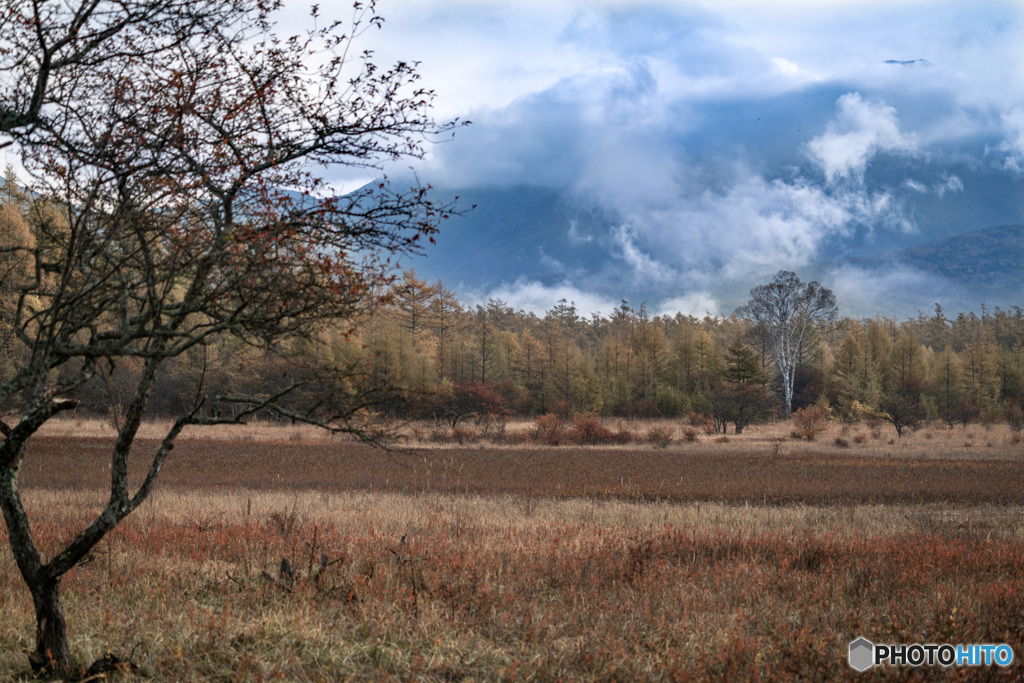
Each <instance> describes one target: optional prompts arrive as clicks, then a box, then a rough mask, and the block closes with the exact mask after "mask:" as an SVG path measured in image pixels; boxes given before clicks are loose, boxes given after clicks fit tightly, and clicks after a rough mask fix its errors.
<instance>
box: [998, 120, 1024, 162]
mask: <svg viewBox="0 0 1024 683" xmlns="http://www.w3.org/2000/svg"><path fill="white" fill-rule="evenodd" d="M1002 119H1003V127H1004V129H1005V131H1006V138H1005V139H1004V140H1003V142H1002V144H1001V145H1000V146H999V150H1000V151H1002V152H1005V153H1006V168H1008V169H1010V170H1011V171H1016V172H1017V173H1024V108H1021V107H1014V108H1013V109H1011V110H1010V111H1008V112H1006V113H1005V114H1003V117H1002Z"/></svg>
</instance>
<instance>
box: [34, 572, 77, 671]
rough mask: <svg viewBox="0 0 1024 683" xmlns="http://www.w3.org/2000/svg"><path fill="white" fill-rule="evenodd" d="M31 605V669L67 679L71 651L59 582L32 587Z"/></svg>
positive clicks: (69, 669)
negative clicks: (33, 629) (33, 633)
mask: <svg viewBox="0 0 1024 683" xmlns="http://www.w3.org/2000/svg"><path fill="white" fill-rule="evenodd" d="M32 602H33V604H34V605H35V609H36V650H35V652H33V653H32V654H30V655H29V656H28V659H29V662H30V663H31V664H32V669H33V670H34V671H37V672H39V671H46V672H48V673H52V674H56V675H57V676H60V677H61V678H67V677H68V675H69V674H70V673H71V651H70V648H69V647H68V627H67V621H66V620H65V618H64V606H63V605H62V604H61V600H60V583H59V581H57V580H54V581H47V582H45V583H43V584H42V585H39V586H33V587H32Z"/></svg>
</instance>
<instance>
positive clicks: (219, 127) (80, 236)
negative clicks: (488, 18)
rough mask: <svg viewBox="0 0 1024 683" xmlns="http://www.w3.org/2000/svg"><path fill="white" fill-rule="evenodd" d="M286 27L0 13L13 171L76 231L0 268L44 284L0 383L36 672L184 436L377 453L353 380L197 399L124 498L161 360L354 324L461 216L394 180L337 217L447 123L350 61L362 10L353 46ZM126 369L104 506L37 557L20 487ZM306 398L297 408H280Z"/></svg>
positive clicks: (39, 229)
mask: <svg viewBox="0 0 1024 683" xmlns="http://www.w3.org/2000/svg"><path fill="white" fill-rule="evenodd" d="M279 10H280V3H275V2H265V1H258V0H227V1H225V0H138V1H133V0H118V1H116V2H115V1H113V0H110V1H104V0H68V1H67V2H38V1H31V2H30V1H27V0H5V1H2V2H0V145H4V146H7V145H12V144H13V145H14V148H15V149H17V150H19V152H20V154H21V157H22V163H23V165H24V167H25V168H26V169H28V170H29V172H30V174H31V175H32V178H33V181H34V190H35V192H36V193H39V194H45V195H47V196H49V197H51V198H52V199H53V201H55V202H56V203H57V205H58V206H60V207H62V212H63V216H62V217H61V218H60V220H43V221H39V222H37V224H36V225H34V226H33V228H34V230H35V239H34V241H33V242H32V243H29V242H26V243H25V244H24V245H21V246H17V245H15V246H11V247H8V250H13V251H16V252H17V253H18V254H20V255H24V256H27V257H29V258H30V259H31V263H32V268H31V273H32V274H33V276H32V277H30V278H28V279H27V280H28V281H25V282H19V283H18V284H17V292H16V294H17V303H16V305H15V306H14V312H13V316H12V317H13V326H14V333H15V335H16V337H17V339H18V340H19V343H20V344H21V345H22V346H23V347H24V352H25V357H26V358H27V360H26V362H25V363H24V364H23V365H21V366H19V367H18V368H16V371H15V372H14V373H13V374H12V375H11V376H10V377H8V378H6V379H5V381H3V382H2V383H0V402H7V401H18V402H19V403H20V405H21V408H20V420H19V421H18V422H17V424H11V425H8V424H4V423H0V431H2V433H3V437H4V440H3V442H2V443H0V506H2V508H3V514H4V519H5V521H6V524H7V530H8V536H9V541H10V546H11V549H12V551H13V554H14V557H15V560H16V562H17V565H18V568H19V570H20V572H21V575H22V577H23V578H24V580H25V582H26V584H27V586H28V589H29V591H30V592H31V594H32V599H33V603H34V606H35V612H36V618H37V626H38V627H37V632H36V648H35V651H34V652H33V653H32V654H31V655H30V661H31V663H32V665H33V667H34V668H36V669H45V670H49V671H51V672H53V673H55V674H57V675H59V676H66V675H68V674H69V673H70V668H71V656H70V652H69V647H68V638H67V628H66V623H65V616H64V611H63V608H62V604H61V594H60V589H59V586H60V580H61V577H62V576H63V575H64V574H66V573H67V572H68V571H69V570H70V569H71V568H72V567H74V566H75V565H76V564H77V563H78V562H79V561H80V560H81V559H82V558H83V557H85V555H86V554H87V553H88V552H89V550H90V549H91V548H93V547H94V546H95V545H96V543H98V542H99V541H100V539H102V538H103V537H104V535H105V534H107V533H108V532H109V531H110V530H111V529H113V528H114V527H115V526H116V525H117V524H118V523H119V522H120V521H121V520H122V519H124V518H125V517H126V516H127V515H128V514H130V513H131V512H132V511H133V510H134V509H135V508H137V507H138V506H139V505H140V504H141V503H142V502H143V501H144V500H145V499H146V497H147V496H148V494H149V493H150V491H151V490H152V488H153V485H154V482H155V480H156V478H157V475H158V474H159V472H160V469H161V467H162V465H163V464H164V461H165V459H166V458H167V456H168V454H169V453H170V451H171V449H172V448H173V446H174V442H175V438H176V437H177V436H178V435H179V434H180V432H181V430H182V429H183V428H184V427H186V426H187V425H211V424H218V423H224V422H231V421H241V420H244V419H245V418H246V417H248V416H251V415H252V414H254V413H255V412H257V411H261V410H271V411H277V412H278V413H279V414H282V415H286V416H288V417H291V418H293V419H301V420H306V421H312V422H315V423H317V424H320V425H322V426H324V427H327V428H329V429H333V430H336V431H345V432H352V433H355V434H356V435H358V436H363V437H366V436H367V434H366V433H365V432H363V431H362V430H361V428H360V425H359V424H358V422H356V421H355V416H356V414H357V411H358V409H359V408H360V407H361V406H363V405H365V404H366V401H367V400H369V397H367V396H366V395H364V394H363V393H361V392H360V390H359V384H358V382H357V378H356V377H353V376H352V373H353V372H356V371H357V370H358V368H352V367H348V368H338V367H330V368H320V369H319V370H320V372H317V373H314V372H313V370H312V369H306V370H304V371H303V372H300V373H298V374H297V375H295V377H294V379H292V380H291V381H289V382H285V383H283V384H282V386H281V387H280V388H279V389H275V390H274V391H272V392H269V393H267V394H264V395H260V396H252V395H219V396H207V395H206V393H205V392H204V391H203V387H202V382H200V386H199V390H198V391H197V392H196V394H195V396H194V399H193V400H192V401H191V404H190V405H189V406H188V407H187V408H186V409H185V411H184V412H183V414H181V415H180V417H178V419H177V420H176V421H175V422H174V423H173V426H172V427H171V428H170V430H169V431H168V432H167V434H166V435H165V436H164V438H163V439H162V441H161V442H160V444H159V446H158V447H157V448H156V449H155V451H154V452H152V453H151V454H150V455H149V456H147V460H148V463H149V465H148V472H147V474H146V475H145V476H144V478H143V479H142V481H141V482H134V484H133V485H131V486H130V485H129V477H128V455H129V451H130V450H131V449H132V444H133V442H134V441H135V437H136V434H137V432H138V429H139V426H140V423H141V421H142V418H143V413H144V411H145V409H146V406H147V403H148V402H149V400H150V397H151V395H152V392H153V390H154V386H155V383H156V380H157V379H158V377H159V376H160V375H161V373H162V372H163V371H164V370H165V362H166V361H167V360H168V359H171V358H173V357H175V356H178V355H179V354H182V353H184V352H186V351H188V350H189V349H193V348H196V347H199V346H201V345H204V344H209V343H211V342H213V341H215V340H216V339H217V338H219V337H223V336H224V335H235V336H237V337H239V338H241V339H244V340H245V341H247V342H249V343H259V344H260V345H262V346H265V347H266V348H267V349H269V350H271V351H273V350H274V349H278V348H282V347H284V346H286V344H285V343H284V342H287V340H289V339H294V338H296V337H300V338H302V337H305V338H312V337H313V335H314V334H315V333H316V331H317V329H318V328H319V327H320V326H322V325H327V324H339V321H340V323H341V324H344V323H345V321H347V320H351V319H352V317H353V316H355V315H356V314H357V313H358V312H359V311H360V309H361V307H362V306H363V305H364V300H365V297H364V295H365V293H366V292H367V291H369V290H371V289H372V288H380V287H381V286H383V285H385V284H386V280H387V277H388V276H387V272H388V271H387V265H388V258H390V256H391V255H394V254H401V253H403V252H407V251H409V250H414V249H415V248H416V246H417V244H418V240H420V239H421V238H423V237H429V236H430V235H431V234H432V233H433V232H435V231H436V228H437V225H438V223H439V221H440V220H441V219H442V218H443V217H444V216H445V215H446V213H447V212H448V210H449V208H450V207H449V206H446V205H436V204H434V203H432V202H431V201H430V199H429V198H428V196H427V193H426V188H423V187H420V186H418V185H417V186H414V187H412V188H410V189H408V190H395V189H393V188H392V185H391V184H389V183H388V182H387V181H386V180H382V181H381V182H379V183H377V184H375V185H374V186H372V187H368V188H365V189H364V190H362V191H359V192H357V193H355V194H352V195H348V196H345V197H337V196H332V195H333V193H332V192H331V191H330V188H329V187H328V186H327V185H326V184H325V183H324V182H323V181H322V180H321V178H320V177H319V176H318V175H317V174H316V169H318V168H324V167H326V166H328V165H339V164H340V165H343V166H349V167H352V166H355V167H368V168H379V167H380V165H381V164H382V163H383V162H384V161H388V160H397V159H400V158H405V157H414V158H415V157H420V156H422V153H423V145H424V143H425V141H426V140H427V139H428V138H429V136H433V135H436V134H440V133H444V132H446V131H448V130H450V129H451V127H452V126H453V125H454V123H451V124H443V125H439V124H437V123H435V122H434V121H433V120H432V118H431V116H430V106H431V101H432V93H431V92H430V91H426V90H423V89H422V88H420V87H418V85H417V74H416V70H415V64H414V63H408V62H403V63H398V64H396V65H395V66H393V67H391V68H389V69H381V68H379V67H378V66H377V65H376V64H374V63H373V61H372V58H371V57H372V56H371V55H370V54H369V53H362V54H358V53H355V52H354V51H353V50H354V43H353V41H354V40H355V39H356V38H358V37H359V35H360V34H361V33H363V32H364V31H366V30H367V29H370V28H374V27H379V26H380V25H381V23H382V20H381V18H380V17H378V16H377V15H376V13H375V11H374V5H373V3H372V2H369V3H356V4H355V9H354V13H353V15H352V17H351V19H350V20H349V21H347V22H345V23H344V24H342V23H338V22H334V23H331V22H327V23H326V25H324V24H325V22H324V21H323V19H322V18H319V17H317V16H316V14H317V11H316V8H315V7H314V9H313V12H312V13H313V15H314V17H313V19H314V21H312V22H311V24H314V25H319V28H313V29H311V30H310V31H308V32H307V33H305V34H302V35H299V36H294V37H278V36H276V35H275V34H274V23H273V19H274V16H275V12H277V11H279ZM127 362H132V363H135V364H137V365H140V366H141V370H140V371H139V372H138V379H137V381H136V382H135V385H134V387H133V389H132V391H131V393H130V395H129V396H128V397H127V401H126V404H125V405H124V414H123V417H122V420H121V423H120V428H119V430H118V433H117V438H116V442H115V444H114V446H113V448H112V454H111V467H110V471H111V480H110V496H109V500H108V502H107V504H106V507H105V508H104V509H103V511H102V512H101V513H100V514H99V515H98V516H97V517H96V518H95V519H94V520H93V521H92V522H91V523H90V524H89V525H88V526H87V527H86V528H85V529H82V530H81V531H79V532H78V533H77V535H76V536H74V538H73V540H71V541H70V542H69V543H68V544H67V545H66V546H65V547H63V548H62V549H60V550H58V551H57V552H56V553H55V554H54V555H53V556H52V557H49V558H44V557H43V556H42V555H41V554H40V552H39V550H38V547H37V544H36V542H35V539H34V538H33V536H32V532H31V529H30V526H29V520H28V517H27V516H26V513H25V509H24V506H23V505H22V499H21V495H20V493H19V488H18V475H19V472H20V469H21V466H22V464H23V461H24V459H25V457H26V444H27V442H28V440H29V438H30V437H31V436H32V435H33V434H34V433H35V432H36V431H37V430H38V429H39V428H40V427H41V426H42V425H43V424H44V423H45V422H46V421H47V420H49V419H51V418H52V417H54V416H55V415H57V414H59V413H60V412H61V411H64V410H67V409H70V408H72V407H73V406H74V405H75V401H74V399H73V396H74V393H75V391H76V389H78V388H80V387H82V385H83V384H84V383H86V382H87V381H89V380H90V379H91V378H93V377H94V376H96V375H97V374H98V373H99V372H100V371H101V369H102V368H104V367H106V368H111V367H114V366H116V365H118V364H120V363H127ZM310 383H315V384H316V387H317V389H318V390H317V391H311V390H309V389H310ZM302 385H304V388H305V391H304V392H303V393H302V395H303V396H305V397H306V399H305V400H303V401H299V402H294V401H293V402H291V403H288V402H286V400H285V399H286V398H287V397H288V396H290V395H292V394H294V393H295V390H296V389H297V388H298V387H299V386H302ZM328 390H330V391H331V392H332V395H331V396H326V395H325V394H324V393H322V392H326V391H328ZM229 414H230V415H231V417H226V415H229ZM136 450H137V451H138V449H136ZM136 457H137V456H136Z"/></svg>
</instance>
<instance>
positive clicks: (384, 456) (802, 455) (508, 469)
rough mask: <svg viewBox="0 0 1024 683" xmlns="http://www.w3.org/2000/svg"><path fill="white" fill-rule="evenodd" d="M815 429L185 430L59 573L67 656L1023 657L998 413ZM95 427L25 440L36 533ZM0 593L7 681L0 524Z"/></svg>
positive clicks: (1021, 586) (606, 672) (414, 667)
mask: <svg viewBox="0 0 1024 683" xmlns="http://www.w3.org/2000/svg"><path fill="white" fill-rule="evenodd" d="M519 428H525V427H519ZM830 429H831V431H830V433H827V434H823V435H820V436H819V438H818V439H817V440H816V441H814V442H810V443H808V442H806V441H799V442H798V441H795V440H785V441H782V440H781V436H784V435H785V434H786V431H787V426H786V425H776V426H772V427H766V428H762V429H760V430H753V431H751V432H750V433H749V434H744V435H741V436H740V437H734V436H733V435H730V436H729V441H728V442H724V441H720V440H719V439H720V437H706V436H702V437H701V438H700V439H699V440H697V441H696V442H692V443H691V442H686V441H685V440H682V441H679V440H677V441H674V442H673V443H671V444H669V445H668V446H667V447H657V446H653V445H631V446H614V447H580V446H558V447H550V446H544V447H540V446H527V445H514V446H510V445H493V444H479V443H478V444H473V445H464V446H459V445H440V444H429V445H422V444H420V445H416V444H408V443H407V444H402V445H401V449H399V450H394V451H391V452H381V451H375V450H372V449H369V448H368V447H365V446H360V445H357V444H354V443H352V442H350V441H343V440H339V439H333V440H332V439H330V438H329V437H324V436H322V435H320V434H317V433H313V432H307V431H305V430H302V429H296V428H292V427H280V428H272V427H267V426H257V427H236V428H233V429H232V431H230V432H221V433H218V434H212V435H210V436H212V437H214V438H209V437H207V438H204V437H202V436H201V435H199V434H191V435H186V438H184V439H182V440H181V442H180V444H179V446H178V447H177V448H176V449H175V450H174V452H173V454H172V457H171V459H170V460H169V462H168V464H167V466H166V469H165V471H164V472H163V474H162V481H161V484H160V486H159V487H158V491H157V492H156V493H155V494H154V496H153V498H152V499H151V500H150V501H148V502H147V503H146V505H145V506H143V508H142V509H140V510H139V511H138V512H136V513H135V514H134V515H133V516H132V517H130V518H129V519H128V520H127V521H126V523H125V524H123V525H122V526H121V527H120V528H119V529H118V530H116V531H115V532H114V533H113V534H112V535H111V536H110V537H108V538H107V539H105V540H104V541H103V543H102V544H101V545H100V546H99V547H98V548H97V550H96V551H95V552H94V553H93V555H92V556H91V557H90V558H89V560H88V561H87V562H86V563H85V564H83V565H82V566H80V567H78V568H77V569H75V570H74V571H73V572H72V573H71V574H70V575H69V576H68V577H67V578H66V580H65V582H64V592H65V599H66V607H67V611H68V617H69V625H70V629H71V639H72V651H73V654H74V656H75V657H77V658H78V659H79V661H80V662H81V663H82V664H88V663H89V662H91V661H93V660H95V659H97V658H98V657H99V656H100V655H101V654H102V653H103V652H105V651H106V650H107V649H114V650H116V651H118V652H120V653H122V654H124V655H130V657H131V659H132V660H133V661H135V662H136V663H138V665H139V666H140V669H141V671H140V672H139V674H137V675H135V676H136V677H140V678H141V677H145V678H146V679H147V680H168V681H178V680H182V681H207V680H212V681H236V680H241V681H260V680H283V681H318V680H323V681H334V680H367V681H369V680H387V679H391V680H438V681H440V680H445V681H447V680H559V679H561V680H621V681H632V680H664V681H670V680H698V681H700V680H785V679H791V680H835V679H840V680H842V679H850V680H853V679H857V680H861V679H866V680H882V679H887V680H888V679H893V678H895V679H902V680H940V679H942V680H945V679H949V678H953V679H961V680H988V679H997V680H998V679H1006V680H1009V679H1015V678H1018V677H1019V674H1018V672H1019V671H1020V668H1019V666H1018V664H1017V663H1016V662H1015V664H1014V666H1013V667H1011V668H1010V669H1008V670H1003V669H998V668H996V667H993V668H981V669H970V668H962V669H949V670H946V669H942V668H941V667H936V668H934V669H929V668H923V669H913V668H910V667H906V668H900V669H894V668H888V669H885V670H874V671H872V672H869V673H867V674H856V673H855V672H854V671H853V670H852V669H850V668H849V667H848V666H847V664H846V646H847V643H849V641H850V640H852V639H853V638H855V637H857V636H860V635H863V636H866V637H868V638H870V639H871V640H873V641H875V642H951V643H974V642H979V643H984V642H1007V643H1010V644H1011V645H1012V646H1013V647H1014V650H1015V652H1016V653H1017V656H1018V657H1020V656H1022V654H1024V650H1022V645H1024V505H1022V503H1024V446H1022V445H1021V444H1020V443H1015V442H1014V439H1013V437H1012V435H1011V434H1010V432H1009V431H1008V430H1005V428H1000V427H994V428H992V429H991V430H985V429H984V428H982V427H969V428H968V429H967V430H963V429H960V428H958V429H956V430H953V431H949V430H945V429H940V428H938V427H931V428H927V429H924V430H920V431H918V432H917V433H916V434H913V435H911V436H909V437H904V439H901V440H898V441H894V442H893V443H889V440H890V438H891V436H893V435H892V434H891V433H890V432H891V430H889V432H886V431H885V430H884V429H883V430H878V431H880V432H881V433H880V434H879V435H878V436H873V435H872V431H875V430H870V429H868V428H865V427H859V428H858V427H853V428H852V429H848V430H847V431H846V432H842V431H841V428H840V427H831V428H830ZM858 434H860V435H863V436H864V438H863V439H862V440H859V441H858V440H855V438H854V437H855V436H857V435H858ZM146 436H149V437H155V436H156V432H155V430H154V431H153V432H152V433H147V434H146ZM775 437H779V438H778V439H776V438H775ZM837 438H841V439H843V440H845V441H848V442H849V445H847V446H838V445H836V443H835V440H836V439H837ZM110 440H111V434H110V432H109V430H107V429H106V428H105V427H104V426H103V425H102V424H99V423H97V424H78V425H77V426H75V425H74V424H73V423H72V422H70V421H69V422H68V423H63V424H57V425H56V426H55V427H52V428H50V430H49V432H48V433H47V434H45V435H43V436H40V437H39V438H37V439H36V440H35V441H34V442H33V444H32V446H31V453H30V457H29V459H28V461H27V464H26V469H25V472H24V475H23V487H22V488H23V490H24V491H25V497H26V504H27V506H28V508H29V514H30V515H31V516H32V518H33V520H34V524H35V529H36V531H37V533H38V534H39V535H40V536H41V537H42V538H43V539H44V547H46V548H47V549H49V550H51V551H52V550H53V549H54V548H56V546H57V544H58V543H60V542H61V541H63V540H66V539H67V538H68V536H69V534H70V533H71V530H72V529H74V528H76V527H78V526H80V525H81V524H83V523H84V522H85V520H86V519H87V517H88V515H89V514H90V512H95V511H96V510H98V509H99V507H100V506H101V505H102V503H103V501H104V493H103V490H102V489H103V487H104V486H105V485H106V477H107V476H108V472H109V470H108V466H107V463H106V457H107V453H108V452H109V451H108V449H109V445H110ZM153 443H154V442H152V441H149V442H144V443H141V444H140V449H139V453H138V455H143V454H144V452H145V450H146V448H147V447H152V446H153ZM413 446H417V447H413ZM776 449H778V452H777V453H776ZM322 555H326V556H327V557H328V561H327V566H326V567H325V568H324V569H323V570H322V571H318V570H317V567H318V566H319V565H320V562H321V560H320V558H321V557H322ZM282 558H288V560H289V563H290V565H291V566H292V567H293V573H292V576H291V578H289V577H288V576H286V575H282V573H281V560H282ZM0 613H2V614H3V615H4V616H5V618H4V619H3V620H2V621H0V679H3V680H21V679H22V678H26V677H27V672H26V668H27V667H26V651H27V650H28V649H30V646H31V637H32V633H33V629H34V624H33V620H32V614H31V602H30V600H29V598H28V596H27V593H26V592H25V590H24V589H23V587H22V585H21V582H20V578H19V577H18V576H17V571H16V569H15V567H14V563H13V560H12V558H11V556H10V552H9V550H8V549H7V547H6V543H5V544H4V547H3V548H2V550H0ZM129 678H130V677H129Z"/></svg>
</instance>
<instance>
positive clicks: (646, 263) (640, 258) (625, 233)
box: [612, 225, 678, 285]
mask: <svg viewBox="0 0 1024 683" xmlns="http://www.w3.org/2000/svg"><path fill="white" fill-rule="evenodd" d="M612 241H613V242H614V244H615V246H616V247H617V248H618V249H617V250H616V252H615V255H616V256H617V257H619V258H621V259H622V260H623V261H625V262H626V264H627V265H629V267H630V268H632V269H633V275H632V277H633V281H634V282H639V283H644V284H646V283H651V284H655V285H666V284H668V283H670V282H673V281H675V280H677V279H678V276H677V275H676V273H674V272H673V271H672V269H671V268H669V267H668V266H666V265H665V264H664V263H661V262H659V261H657V260H655V259H653V258H651V257H650V256H648V255H647V254H646V253H644V252H643V250H641V249H640V248H639V247H637V244H636V231H635V230H634V229H633V227H632V226H630V225H620V226H619V227H617V228H615V229H614V230H613V231H612Z"/></svg>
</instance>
